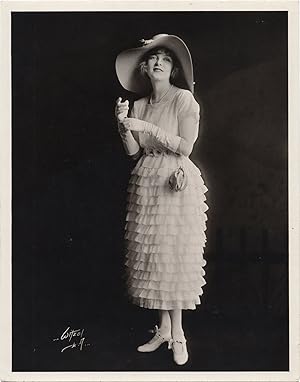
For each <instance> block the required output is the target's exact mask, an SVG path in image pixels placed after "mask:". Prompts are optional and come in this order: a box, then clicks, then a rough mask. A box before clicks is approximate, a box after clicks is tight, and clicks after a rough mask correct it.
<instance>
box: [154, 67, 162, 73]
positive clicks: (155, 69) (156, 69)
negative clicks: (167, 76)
mask: <svg viewBox="0 0 300 382" xmlns="http://www.w3.org/2000/svg"><path fill="white" fill-rule="evenodd" d="M154 71H155V72H157V71H159V72H163V70H162V69H160V68H154Z"/></svg>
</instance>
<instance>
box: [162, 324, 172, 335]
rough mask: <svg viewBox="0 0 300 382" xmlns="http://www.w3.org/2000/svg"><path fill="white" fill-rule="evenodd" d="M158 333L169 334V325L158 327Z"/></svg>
mask: <svg viewBox="0 0 300 382" xmlns="http://www.w3.org/2000/svg"><path fill="white" fill-rule="evenodd" d="M159 331H160V332H161V333H171V325H167V324H161V325H160V326H159Z"/></svg>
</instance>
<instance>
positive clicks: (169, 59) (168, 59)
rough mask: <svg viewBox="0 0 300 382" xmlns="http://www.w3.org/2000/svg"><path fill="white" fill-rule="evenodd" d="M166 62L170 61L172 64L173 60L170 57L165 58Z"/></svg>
mask: <svg viewBox="0 0 300 382" xmlns="http://www.w3.org/2000/svg"><path fill="white" fill-rule="evenodd" d="M164 60H165V61H168V62H172V60H171V58H170V57H165V58H164Z"/></svg>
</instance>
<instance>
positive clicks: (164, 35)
mask: <svg viewBox="0 0 300 382" xmlns="http://www.w3.org/2000/svg"><path fill="white" fill-rule="evenodd" d="M166 36H169V35H168V34H167V33H159V34H156V35H155V36H153V37H152V39H153V40H156V39H158V38H161V37H166Z"/></svg>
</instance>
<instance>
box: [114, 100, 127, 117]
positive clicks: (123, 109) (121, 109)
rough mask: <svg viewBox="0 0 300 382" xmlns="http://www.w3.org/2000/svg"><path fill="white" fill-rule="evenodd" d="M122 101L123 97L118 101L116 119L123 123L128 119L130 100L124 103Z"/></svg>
mask: <svg viewBox="0 0 300 382" xmlns="http://www.w3.org/2000/svg"><path fill="white" fill-rule="evenodd" d="M121 101H122V98H121V97H119V98H118V99H117V100H116V107H115V117H116V118H117V120H118V122H121V123H123V120H124V118H126V117H127V114H128V110H129V102H128V100H126V101H124V102H121Z"/></svg>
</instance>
